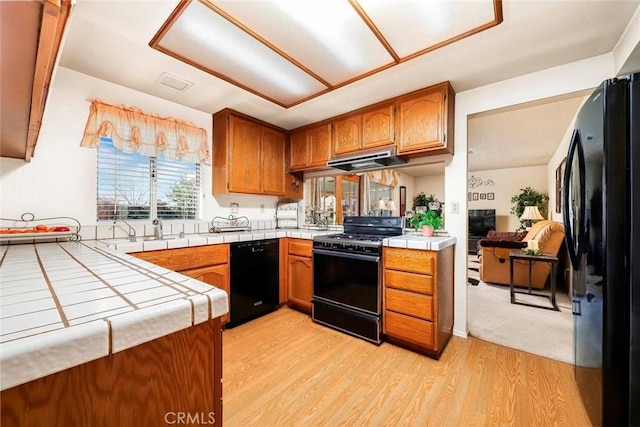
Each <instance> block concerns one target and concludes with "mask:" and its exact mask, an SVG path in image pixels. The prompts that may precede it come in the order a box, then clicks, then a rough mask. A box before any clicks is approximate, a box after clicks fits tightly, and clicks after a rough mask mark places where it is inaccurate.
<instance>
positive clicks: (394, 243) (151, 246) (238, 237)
mask: <svg viewBox="0 0 640 427" xmlns="http://www.w3.org/2000/svg"><path fill="white" fill-rule="evenodd" d="M335 233H341V230H324V231H319V230H310V229H306V228H300V229H267V230H257V231H241V232H227V233H207V234H187V235H186V236H185V237H183V238H179V237H176V236H169V237H168V238H167V239H163V240H142V239H138V241H137V242H130V241H129V240H128V239H103V240H98V241H97V243H96V245H97V246H99V247H104V248H110V249H115V250H117V251H118V252H124V253H130V252H144V251H157V250H163V249H175V248H186V247H191V246H202V245H215V244H219V243H233V242H244V241H250V240H263V239H278V238H281V237H290V238H298V239H313V238H314V237H315V236H321V235H326V234H335ZM455 244H456V238H455V237H449V236H446V237H424V236H422V235H420V234H417V233H414V232H413V231H405V234H403V235H402V236H397V237H389V238H387V239H384V240H383V245H384V246H390V247H395V248H409V249H421V250H431V251H439V250H441V249H444V248H447V247H449V246H452V245H455Z"/></svg>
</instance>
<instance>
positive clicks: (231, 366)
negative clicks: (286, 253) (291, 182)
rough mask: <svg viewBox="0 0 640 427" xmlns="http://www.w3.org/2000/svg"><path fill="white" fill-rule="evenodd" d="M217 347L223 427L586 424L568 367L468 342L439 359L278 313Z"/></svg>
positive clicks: (228, 334)
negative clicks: (220, 354) (220, 352)
mask: <svg viewBox="0 0 640 427" xmlns="http://www.w3.org/2000/svg"><path fill="white" fill-rule="evenodd" d="M223 345H224V347H223V396H224V409H223V415H224V417H223V418H224V425H225V426H226V427H233V426H241V427H248V426H277V427H281V426H305V427H306V426H393V427H396V426H477V425H479V426H484V425H490V426H493V425H516V426H546V425H554V426H558V425H566V426H587V425H590V424H589V419H588V418H587V415H586V412H585V410H584V408H583V406H582V403H581V402H580V399H579V396H578V391H577V388H576V386H575V381H574V379H573V367H572V366H571V365H568V364H565V363H561V362H556V361H554V360H550V359H546V358H542V357H539V356H535V355H532V354H529V353H524V352H521V351H517V350H512V349H509V348H506V347H501V346H498V345H495V344H491V343H487V342H484V341H480V340H477V339H474V338H469V339H466V340H465V339H461V338H458V337H453V338H452V339H451V341H450V342H449V345H448V346H447V348H446V349H445V351H444V353H443V354H442V357H441V359H440V360H439V361H437V360H433V359H430V358H428V357H425V356H421V355H419V354H416V353H413V352H411V351H408V350H404V349H402V348H400V347H396V346H393V345H391V344H388V343H384V344H382V345H381V346H375V345H373V344H370V343H367V342H365V341H363V340H360V339H357V338H353V337H350V336H348V335H345V334H342V333H340V332H337V331H333V330H331V329H329V328H326V327H323V326H320V325H317V324H314V323H313V322H312V321H311V318H310V317H309V316H308V315H305V314H302V313H299V312H296V311H294V310H291V309H289V308H286V307H285V308H281V309H279V310H278V311H276V312H274V313H271V314H269V315H267V316H264V317H261V318H259V319H256V320H254V321H252V322H249V323H247V324H245V325H242V326H239V327H236V328H234V329H229V330H226V331H224V332H223Z"/></svg>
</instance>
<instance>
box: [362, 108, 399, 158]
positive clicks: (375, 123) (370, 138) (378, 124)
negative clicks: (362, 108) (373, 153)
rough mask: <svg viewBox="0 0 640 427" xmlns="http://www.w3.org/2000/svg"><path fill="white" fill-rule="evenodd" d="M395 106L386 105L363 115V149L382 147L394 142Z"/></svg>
mask: <svg viewBox="0 0 640 427" xmlns="http://www.w3.org/2000/svg"><path fill="white" fill-rule="evenodd" d="M393 108H394V107H393V105H386V106H384V107H381V108H378V109H376V110H373V111H369V112H366V113H364V114H363V115H362V148H373V147H380V146H383V145H390V144H393V142H394V136H395V135H394V129H395V128H394V126H395V119H394V114H393V111H394V110H393Z"/></svg>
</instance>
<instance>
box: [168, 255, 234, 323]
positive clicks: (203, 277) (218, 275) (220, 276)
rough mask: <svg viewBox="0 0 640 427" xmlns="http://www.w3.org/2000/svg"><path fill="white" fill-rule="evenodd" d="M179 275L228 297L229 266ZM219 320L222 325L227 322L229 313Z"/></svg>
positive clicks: (206, 268) (191, 271)
mask: <svg viewBox="0 0 640 427" xmlns="http://www.w3.org/2000/svg"><path fill="white" fill-rule="evenodd" d="M180 273H182V274H184V275H185V276H189V277H192V278H194V279H196V280H199V281H201V282H204V283H208V284H210V285H212V286H215V287H216V288H218V289H222V290H223V291H225V292H226V293H227V295H229V292H230V288H229V264H221V265H213V266H210V267H202V268H194V269H191V270H182V271H180ZM220 319H221V321H222V324H223V325H224V324H225V323H227V322H228V321H229V313H227V314H225V315H223V316H222V317H221V318H220Z"/></svg>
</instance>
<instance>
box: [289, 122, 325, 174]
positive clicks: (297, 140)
mask: <svg viewBox="0 0 640 427" xmlns="http://www.w3.org/2000/svg"><path fill="white" fill-rule="evenodd" d="M289 139H290V144H291V147H290V148H291V151H290V161H291V165H290V168H291V170H292V171H299V170H307V169H316V168H324V167H326V166H327V161H328V160H329V155H330V148H331V123H320V124H317V125H314V126H310V127H305V128H303V129H298V130H294V131H292V132H291V134H290V135H289Z"/></svg>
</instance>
